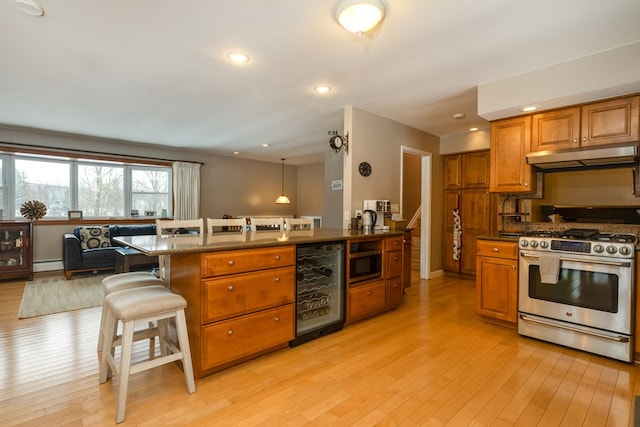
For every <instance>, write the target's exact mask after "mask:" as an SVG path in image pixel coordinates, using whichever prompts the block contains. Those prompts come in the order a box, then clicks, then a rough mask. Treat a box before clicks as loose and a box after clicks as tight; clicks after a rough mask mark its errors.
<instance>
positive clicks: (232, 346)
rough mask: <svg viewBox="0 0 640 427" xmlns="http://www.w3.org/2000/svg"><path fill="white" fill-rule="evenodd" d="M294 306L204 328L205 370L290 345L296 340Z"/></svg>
mask: <svg viewBox="0 0 640 427" xmlns="http://www.w3.org/2000/svg"><path fill="white" fill-rule="evenodd" d="M294 310H295V305H294V304H288V305H285V306H283V307H278V308H272V309H270V310H264V311H260V312H258V313H253V314H248V315H246V316H241V317H237V318H234V319H231V320H223V321H221V322H216V323H213V324H210V325H206V326H203V327H202V331H201V332H202V333H201V340H202V342H201V348H202V359H201V360H202V362H201V363H202V366H201V369H202V370H207V369H211V368H215V367H217V366H220V365H223V364H225V363H229V362H232V361H234V360H237V359H240V358H243V357H247V356H251V355H252V354H256V353H259V352H261V351H263V350H267V349H269V348H272V347H276V346H278V345H281V344H285V343H288V342H289V341H291V340H292V339H293V338H294V337H295V324H294Z"/></svg>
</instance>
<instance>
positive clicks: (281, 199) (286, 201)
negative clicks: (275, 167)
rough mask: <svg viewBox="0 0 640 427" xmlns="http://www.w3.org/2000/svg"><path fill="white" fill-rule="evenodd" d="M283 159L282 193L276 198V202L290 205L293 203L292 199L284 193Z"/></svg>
mask: <svg viewBox="0 0 640 427" xmlns="http://www.w3.org/2000/svg"><path fill="white" fill-rule="evenodd" d="M280 160H282V193H280V196H278V198H277V199H276V204H278V205H288V204H290V203H291V200H289V198H288V197H287V196H285V195H284V159H280Z"/></svg>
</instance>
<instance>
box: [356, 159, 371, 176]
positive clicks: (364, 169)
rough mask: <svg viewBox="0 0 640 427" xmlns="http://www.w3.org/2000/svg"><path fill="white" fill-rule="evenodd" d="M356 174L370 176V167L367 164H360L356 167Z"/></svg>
mask: <svg viewBox="0 0 640 427" xmlns="http://www.w3.org/2000/svg"><path fill="white" fill-rule="evenodd" d="M358 172H360V175H362V176H369V175H371V165H370V164H369V163H367V162H362V163H360V165H359V166H358Z"/></svg>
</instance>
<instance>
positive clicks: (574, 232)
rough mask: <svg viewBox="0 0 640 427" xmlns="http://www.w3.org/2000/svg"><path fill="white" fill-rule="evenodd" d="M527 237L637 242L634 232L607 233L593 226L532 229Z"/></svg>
mask: <svg viewBox="0 0 640 427" xmlns="http://www.w3.org/2000/svg"><path fill="white" fill-rule="evenodd" d="M525 236H526V237H548V238H552V239H571V240H586V241H591V242H617V243H632V244H635V243H636V241H637V237H636V236H635V235H634V234H624V233H606V232H601V231H600V230H597V229H592V228H570V229H568V230H563V231H550V230H538V231H530V232H528V233H526V234H525Z"/></svg>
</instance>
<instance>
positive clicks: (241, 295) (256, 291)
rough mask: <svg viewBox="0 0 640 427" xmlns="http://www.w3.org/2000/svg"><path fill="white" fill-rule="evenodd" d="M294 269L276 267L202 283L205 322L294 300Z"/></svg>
mask: <svg viewBox="0 0 640 427" xmlns="http://www.w3.org/2000/svg"><path fill="white" fill-rule="evenodd" d="M295 274H296V272H295V267H284V268H276V269H271V270H266V271H261V272H255V273H244V274H236V275H230V276H224V277H221V278H219V279H209V280H204V281H203V282H202V291H203V298H202V323H209V322H213V321H215V320H222V319H226V318H229V317H233V316H238V315H241V314H247V313H250V312H252V311H257V310H262V309H265V308H269V307H276V306H279V305H283V304H288V303H292V302H294V301H295V289H296V282H295Z"/></svg>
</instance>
